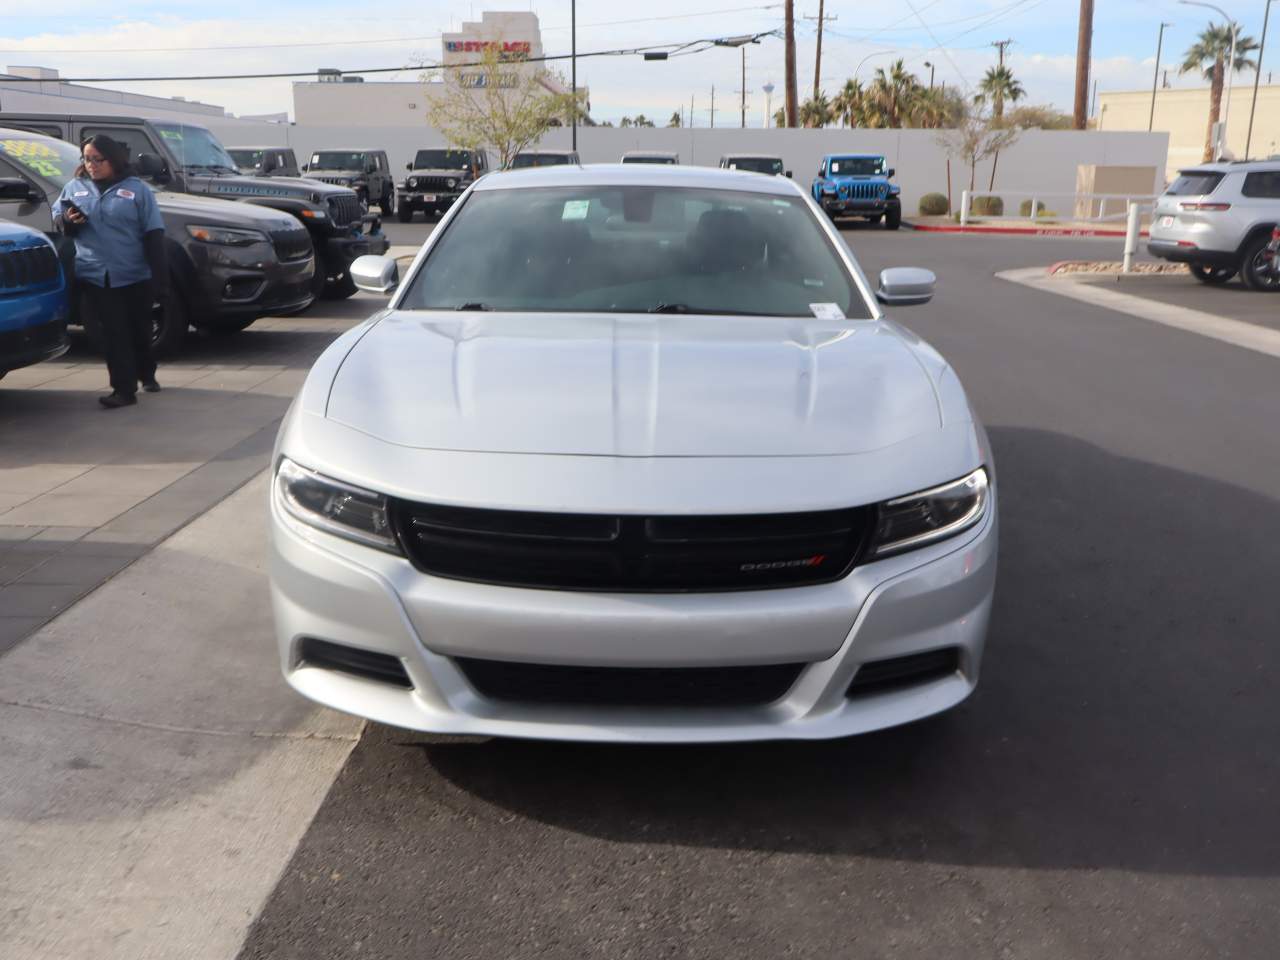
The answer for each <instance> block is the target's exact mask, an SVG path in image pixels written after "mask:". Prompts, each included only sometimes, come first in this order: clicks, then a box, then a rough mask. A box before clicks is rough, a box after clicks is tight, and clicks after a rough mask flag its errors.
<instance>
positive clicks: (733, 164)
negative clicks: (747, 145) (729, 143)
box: [725, 157, 782, 174]
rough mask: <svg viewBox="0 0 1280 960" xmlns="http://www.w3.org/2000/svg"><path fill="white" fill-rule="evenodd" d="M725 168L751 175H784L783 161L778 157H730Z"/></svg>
mask: <svg viewBox="0 0 1280 960" xmlns="http://www.w3.org/2000/svg"><path fill="white" fill-rule="evenodd" d="M725 166H727V167H728V168H729V169H730V170H746V171H749V172H750V173H775V174H776V173H782V161H781V160H779V159H778V158H777V157H730V158H729V161H728V163H726V164H725Z"/></svg>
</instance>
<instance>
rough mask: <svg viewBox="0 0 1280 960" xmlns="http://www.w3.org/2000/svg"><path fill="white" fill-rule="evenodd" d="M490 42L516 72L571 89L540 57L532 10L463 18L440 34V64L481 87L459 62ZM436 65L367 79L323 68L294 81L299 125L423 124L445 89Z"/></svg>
mask: <svg viewBox="0 0 1280 960" xmlns="http://www.w3.org/2000/svg"><path fill="white" fill-rule="evenodd" d="M489 46H497V47H498V49H499V55H500V56H501V57H502V58H503V59H504V60H505V61H507V62H509V64H510V67H509V69H510V71H511V72H512V73H515V72H519V71H528V72H531V73H533V74H534V76H535V77H536V79H537V81H538V82H539V83H541V84H542V85H543V86H545V87H546V88H547V89H548V90H551V91H553V92H556V93H565V92H567V90H566V88H565V87H564V86H563V85H562V84H561V83H560V82H559V81H558V80H557V79H556V77H555V75H554V74H552V73H548V72H547V70H546V68H545V66H544V65H543V64H541V63H539V62H538V61H539V60H541V58H542V56H543V48H542V31H541V29H540V28H539V26H538V17H537V15H536V14H534V13H524V12H514V13H513V12H494V11H489V10H486V11H485V12H484V13H483V14H482V16H481V19H480V20H479V21H475V22H465V23H463V24H462V28H461V29H460V30H458V31H457V32H455V33H445V34H443V35H442V36H441V38H440V60H439V61H438V63H439V64H440V65H443V66H446V67H454V68H455V69H457V74H456V77H457V80H458V81H459V82H460V83H464V84H465V83H470V84H471V85H473V86H478V85H480V84H482V83H483V82H484V79H485V78H484V75H483V73H482V72H480V71H478V70H467V69H465V67H461V68H460V67H459V65H462V64H468V63H475V62H476V61H477V60H478V59H480V58H481V57H482V56H483V55H484V50H485V49H486V48H487V47H489ZM435 65H436V64H432V63H427V62H424V63H423V65H422V68H421V69H420V70H415V69H412V68H410V69H406V71H405V73H406V74H408V75H409V76H410V79H406V80H378V81H370V82H367V83H366V82H365V78H364V77H360V76H352V75H349V74H347V75H344V74H343V73H341V72H340V71H338V70H332V69H327V70H322V71H320V73H319V74H318V76H317V78H316V79H315V80H310V81H304V82H297V83H294V85H293V115H294V120H295V121H296V122H297V123H298V124H300V125H305V124H317V125H324V126H330V127H397V126H405V127H419V128H421V127H422V126H424V125H425V124H426V122H427V119H426V117H427V110H428V105H429V102H430V100H431V98H432V97H436V96H440V95H442V94H443V91H444V90H445V84H444V82H443V79H442V76H441V73H442V71H440V70H431V69H429V68H430V67H432V66H435Z"/></svg>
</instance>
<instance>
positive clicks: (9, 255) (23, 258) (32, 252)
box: [0, 244, 58, 293]
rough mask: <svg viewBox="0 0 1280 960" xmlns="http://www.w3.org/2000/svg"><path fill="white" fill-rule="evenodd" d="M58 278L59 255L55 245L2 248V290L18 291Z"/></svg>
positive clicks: (48, 282) (39, 285)
mask: <svg viewBox="0 0 1280 960" xmlns="http://www.w3.org/2000/svg"><path fill="white" fill-rule="evenodd" d="M57 280H58V255H57V253H55V252H54V250H53V247H50V246H45V245H43V244H42V245H41V246H38V247H23V248H21V249H19V250H0V292H4V293H16V292H17V291H19V290H26V289H28V288H31V287H43V286H47V285H49V284H52V283H56V282H57Z"/></svg>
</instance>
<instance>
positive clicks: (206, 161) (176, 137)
mask: <svg viewBox="0 0 1280 960" xmlns="http://www.w3.org/2000/svg"><path fill="white" fill-rule="evenodd" d="M155 127H156V129H157V130H159V131H160V136H161V137H163V138H164V142H165V145H166V146H167V147H168V148H169V149H170V150H171V151H173V155H174V156H175V157H177V158H178V163H179V164H181V166H182V169H183V170H191V171H194V172H196V173H212V174H219V173H239V170H238V169H237V168H236V162H235V161H234V160H232V159H231V155H230V154H229V153H227V151H226V148H225V147H223V146H222V144H221V143H219V142H218V138H217V137H215V136H214V135H213V134H212V133H210V132H209V131H208V130H206V129H205V128H204V127H191V126H188V125H187V124H185V123H157V124H156V125H155Z"/></svg>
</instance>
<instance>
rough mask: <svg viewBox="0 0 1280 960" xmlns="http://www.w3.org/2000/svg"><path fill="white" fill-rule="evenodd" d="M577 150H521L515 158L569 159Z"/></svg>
mask: <svg viewBox="0 0 1280 960" xmlns="http://www.w3.org/2000/svg"><path fill="white" fill-rule="evenodd" d="M577 152H578V151H577V150H521V151H520V152H519V153H517V154H516V156H517V157H569V156H572V155H573V154H575V153H577Z"/></svg>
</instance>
